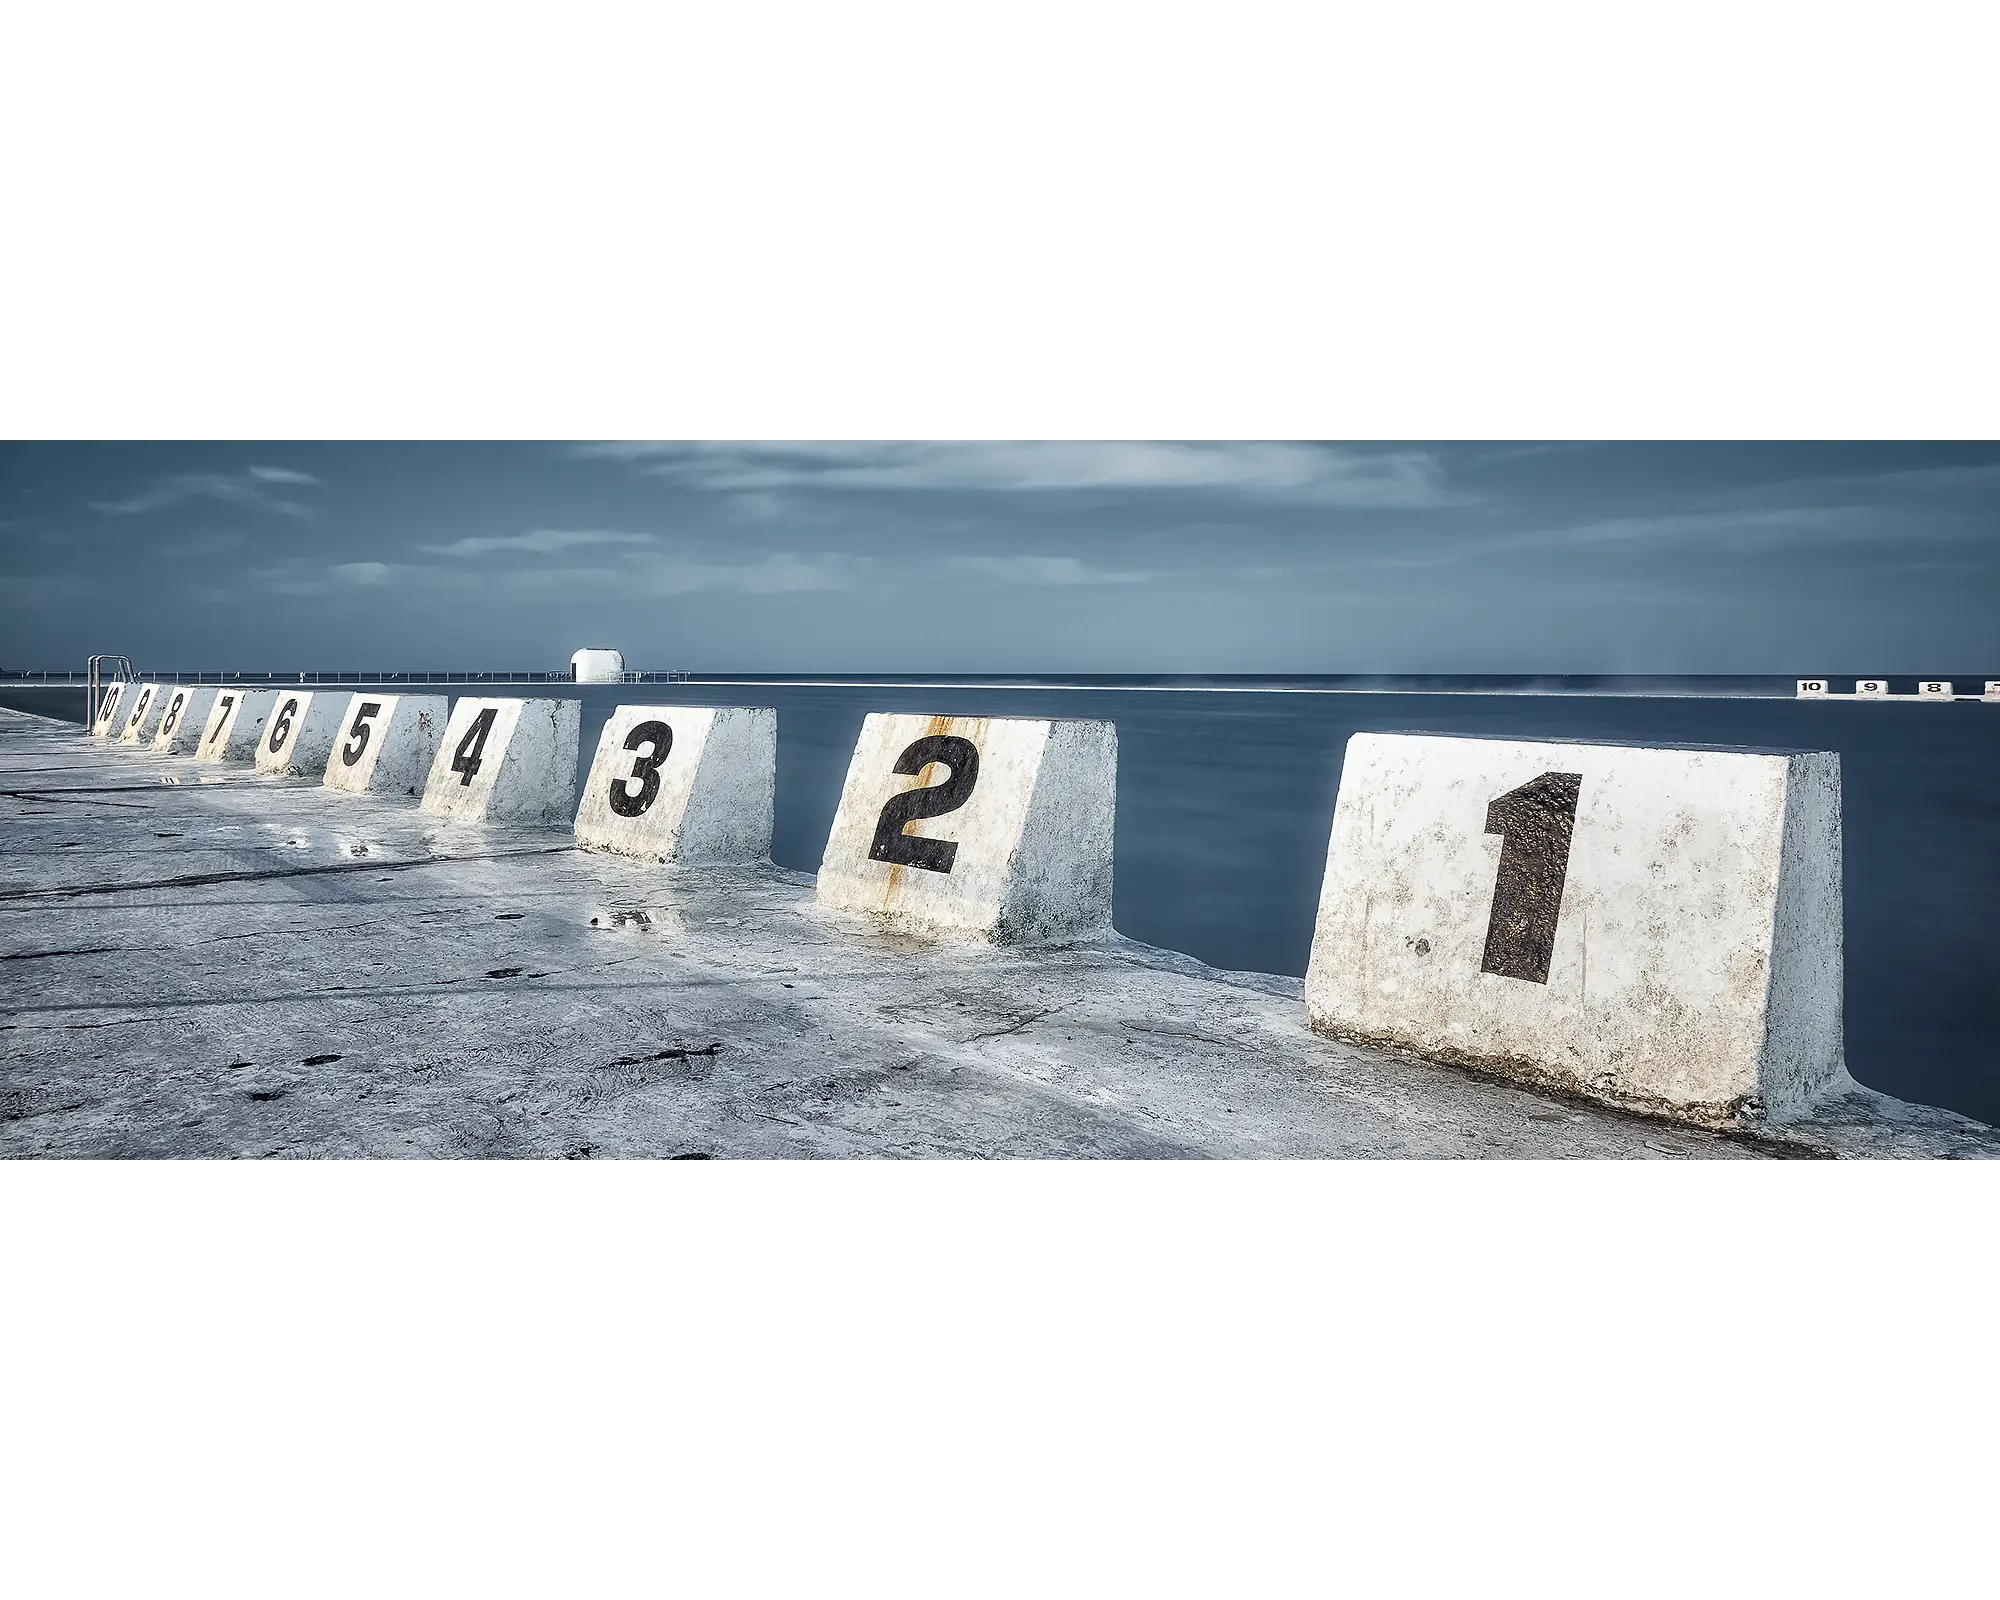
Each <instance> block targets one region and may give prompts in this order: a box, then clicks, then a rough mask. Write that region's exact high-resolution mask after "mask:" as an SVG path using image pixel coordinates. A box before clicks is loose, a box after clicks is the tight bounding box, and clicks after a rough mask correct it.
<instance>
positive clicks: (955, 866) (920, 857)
mask: <svg viewBox="0 0 2000 1600" xmlns="http://www.w3.org/2000/svg"><path fill="white" fill-rule="evenodd" d="M1117 796H1118V734H1117V731H1116V730H1115V729H1114V728H1113V727H1112V726H1111V724H1110V723H1108V722H1055V721H1049V722H1042V721H1029V720H1025V719H1015V718H987V717H917V716H886V715H884V714H882V713H880V712H875V713H872V714H871V715H870V716H869V718H868V720H867V721H866V722H865V723H864V724H863V725H862V729H861V738H860V740H859V742H858V743H857V744H856V745H855V747H854V759H853V761H852V763H851V764H850V765H849V766H848V769H847V782H846V784H845V786H844V787H843V788H842V790H841V794H840V810H839V813H838V814H837V815H836V816H835V817H834V820H833V831H832V834H831V836H830V837H829V838H828V839H827V844H826V859H825V860H824V862H823V863H822V864H821V866H820V870H819V887H818V899H819V902H820V904H821V905H825V906H831V907H834V908H835V909H838V910H843V911H863V912H868V913H871V914H873V915H875V916H878V917H881V918H883V919H884V920H885V921H887V922H888V923H889V924H890V925H891V926H893V927H896V928H899V929H903V930H907V931H912V932H919V933H932V934H957V935H963V936H970V937H972V938H979V939H989V940H993V941H995V942H1008V943H1059V942H1066V941H1074V940H1080V939H1093V938H1102V937H1103V936H1105V935H1107V934H1108V933H1110V931H1111V841H1112V820H1113V814H1114V811H1115V808H1116V804H1117Z"/></svg>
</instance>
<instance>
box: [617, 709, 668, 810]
mask: <svg viewBox="0 0 2000 1600" xmlns="http://www.w3.org/2000/svg"><path fill="white" fill-rule="evenodd" d="M642 744H650V745H651V746H652V747H653V749H652V753H651V754H649V755H643V756H640V757H639V758H638V759H637V760H636V761H634V762H633V763H632V773H631V776H630V777H626V778H613V779H612V780H611V809H612V810H613V811H615V812H616V813H617V814H618V815H619V816H621V817H643V816H644V815H645V814H646V812H647V811H648V810H649V809H651V807H652V804H653V802H654V801H655V800H657V799H659V797H660V763H661V762H662V761H665V760H666V759H667V752H668V751H669V750H671V749H673V747H674V730H673V729H672V728H670V727H668V726H667V725H666V724H665V723H664V722H642V723H640V724H639V725H638V727H636V728H634V729H633V730H632V731H631V732H630V733H628V734H626V735H625V748H626V749H627V750H637V749H638V748H639V746H640V745H642ZM635 779H636V780H637V782H638V784H639V788H638V792H637V793H634V792H633V791H632V790H630V789H628V788H626V787H625V785H626V784H628V783H631V782H633V781H634V780H635Z"/></svg>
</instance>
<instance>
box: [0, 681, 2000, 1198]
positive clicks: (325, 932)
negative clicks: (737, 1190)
mask: <svg viewBox="0 0 2000 1600" xmlns="http://www.w3.org/2000/svg"><path fill="white" fill-rule="evenodd" d="M0 826H4V828H5V835H4V837H5V839H6V846H7V847H6V850H5V852H4V855H0V1155H5V1156H12V1157H24V1156H91V1157H100V1156H147V1157H166V1156H175V1157H180V1156H190V1157H210V1158H219V1157H239V1156H297V1157H306V1156H323V1157H324V1156H334V1157H345V1156H399V1155H402V1156H411V1155H414V1156H531V1157H557V1156H563V1157H597V1158H604V1157H610V1156H650V1157H659V1158H676V1159H699V1158H707V1157H748V1156H764V1157H800V1156H1041V1157H1049V1156H1121V1157H1141V1156H1144V1157H1182V1158H1192V1157H1227V1156H1292V1157H1301V1156H1519V1157H1526V1156H1535V1157H1556V1156H1562V1157H1578V1156H1596V1157H1607V1156H1619V1157H1654V1156H1662V1157H1724V1158H1742V1157H1755V1156H1759V1155H1786V1154H1791V1155H1798V1154H1809V1155H1863V1156H1878V1155H1879V1156H1952V1157H1961V1156H1975V1157H1991V1156H2000V1132H1996V1130H1994V1129H1991V1128H1987V1127H1984V1126H1982V1125H1981V1124H1978V1123H1974V1122H1970V1121H1968V1120H1966V1119H1965V1118H1963V1117H1959V1116H1956V1115H1954V1114H1952V1113H1950V1112H1946V1111H1941V1110H1934V1109H1931V1108H1926V1107H1917V1106H1910V1105H1906V1104H1903V1103H1902V1102H1898V1101H1894V1100H1890V1099H1887V1098H1886V1097H1884V1096H1881V1095H1877V1094H1874V1093H1872V1092H1870V1091H1866V1090H1861V1091H1858V1092H1856V1093H1855V1094H1853V1095H1850V1096H1848V1097H1847V1098H1845V1099H1843V1100H1842V1101H1840V1102H1838V1103H1836V1104H1834V1105H1833V1106H1831V1107H1828V1108H1826V1109H1825V1110H1824V1111H1822V1112H1821V1113H1820V1114H1819V1115H1818V1116H1816V1117H1815V1118H1813V1119H1812V1120H1811V1121H1809V1122H1806V1123H1802V1124H1798V1125H1795V1126H1793V1127H1790V1128H1786V1129H1782V1130H1774V1131H1772V1133H1771V1134H1770V1135H1769V1136H1767V1137H1761V1138H1757V1139H1748V1138H1742V1137H1733V1138H1732V1137H1724V1136H1720V1135H1716V1134H1712V1133H1706V1132H1702V1131H1699V1130H1696V1129H1692V1128H1685V1127H1680V1126H1677V1125H1675V1124H1672V1123H1667V1122H1662V1121H1655V1120H1649V1119H1645V1118H1641V1117H1635V1116H1630V1115H1626V1114H1623V1113H1619V1112H1614V1111H1608V1110H1604V1109H1601V1108H1598V1107H1596V1106H1593V1105H1589V1104H1585V1103H1581V1102H1576V1101H1570V1100H1563V1099H1555V1098H1551V1097H1548V1096H1546V1095H1542V1094H1538V1093H1535V1092H1533V1091H1531V1090H1528V1089H1524V1088H1520V1087H1517V1086H1514V1085H1511V1084H1507V1083H1502V1082H1496V1081H1492V1080H1489V1079H1485V1078H1481V1077H1478V1076H1475V1075H1472V1074H1469V1073H1466V1072H1463V1071H1460V1070H1458V1069H1455V1068H1451V1067H1446V1066H1440V1065H1436V1064H1433V1063H1428V1062H1424V1061H1420V1060H1416V1059H1412V1058H1409V1057H1405V1056H1399V1055H1392V1054H1387V1053H1384V1052H1379V1051H1371V1050H1365V1049H1361V1048H1358V1047H1355V1046H1351V1045H1345V1044H1341V1043H1338V1042H1336V1041H1333V1040H1329V1039H1324V1038H1320V1037H1318V1036H1316V1035H1314V1034H1313V1033H1311V1032H1310V1031H1309V1030H1308V1029H1307V1027H1306V1020H1305V1009H1304V1006H1303V1004H1302V1002H1301V1000H1300V997H1299V985H1298V983H1297V982H1296V981H1295V980H1291V979H1283V978H1274V977H1266V976H1260V975H1256V974H1244V973H1222V972H1216V971H1214V970H1213V969H1210V968H1208V967H1205V966H1202V965H1201V964H1200V963H1198V962H1196V961H1194V960H1192V959H1189V958H1187V957H1183V956H1179V955H1175V954H1173V953H1171V952H1168V951H1162V950H1156V949H1153V948H1151V947H1148V946H1142V945H1137V944H1133V943H1130V942H1129V941H1122V940H1120V941H1114V942H1112V943H1109V944H1105V945H1097V946H1090V947H1082V948H1075V949H1069V950H1062V951H1053V952H1041V953H1024V952H1009V951H1005V950H995V949H991V948H988V947H984V946H978V945H958V944H926V943H918V942H915V941H912V940H908V939H903V938H897V937H893V936H888V935H885V934H883V933H881V932H879V931H877V930H876V929H875V927H874V926H873V925H872V924H870V923H868V922H866V921H863V920H858V919H855V918H850V917H846V916H840V915H834V914H830V913H825V912H822V911H820V910H819V909H818V908H816V907H815V905H814V904H813V899H812V890H811V883H810V880H809V879H807V878H806V877H804V876H803V875H801V874H798V873H791V872H785V871H782V870H779V869H775V868H762V869H754V870H743V869H739V870H729V871H720V872H715V871H710V872H699V873H697V872H677V871H674V870H672V869H665V868H660V867H654V866H647V865H642V864H639V863H634V862H629V861H625V860H622V859H619V858H615V857H610V856H603V855H596V854H592V853H588V852H583V851H578V850H576V849H574V848H572V847H571V844H570V841H569V836H568V834H567V833H565V832H562V831H559V830H527V829H509V828H502V827H491V826H463V825H461V826H452V825H448V824H443V823H440V822H438V821H436V820H435V819H433V818H430V817H426V816H424V815H422V814H421V813H420V812H419V811H418V810H417V807H416V804H415V802H414V801H411V802H408V803H400V802H398V803H384V802H379V801H374V800H367V799H360V798H355V797H348V796H343V795H336V794H331V793H328V792H327V791H326V790H324V789H322V788H321V787H320V786H319V785H318V784H317V783H316V782H312V781H309V780H300V779H278V778H258V777H256V776H254V775H253V774H252V773H251V772H250V770H249V768H248V767H237V766H231V767H224V768H217V767H214V766H206V767H203V766H197V764H196V763H194V762H193V761H192V760H190V759H187V758H157V757H152V756H149V755H146V754H144V753H141V752H139V751H136V750H125V749H115V748H114V749H106V748H101V747H93V746H92V745H91V744H90V743H89V741H88V740H86V739H85V738H84V737H83V735H82V734H81V732H80V731H79V730H78V729H76V728H75V727H73V726H71V725H68V724H62V723H55V722H50V721H45V720H43V719H40V718H35V717H30V716H26V715H23V714H20V713H14V712H0Z"/></svg>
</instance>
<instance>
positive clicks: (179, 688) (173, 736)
mask: <svg viewBox="0 0 2000 1600" xmlns="http://www.w3.org/2000/svg"><path fill="white" fill-rule="evenodd" d="M215 694H216V691H215V690H214V689H212V688H208V687H205V686H201V685H193V686H190V685H188V684H176V685H175V686H174V687H173V688H172V689H170V690H168V691H167V705H166V710H164V711H163V712H161V713H160V731H159V732H158V733H156V734H154V735H153V754H154V755H156V756H186V755H193V754H194V751H195V747H196V746H198V745H199V744H200V743H201V731H202V727H203V725H204V724H205V723H206V722H207V721H208V714H209V712H210V711H211V710H213V709H214V707H215Z"/></svg>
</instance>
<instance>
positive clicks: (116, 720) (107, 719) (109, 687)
mask: <svg viewBox="0 0 2000 1600" xmlns="http://www.w3.org/2000/svg"><path fill="white" fill-rule="evenodd" d="M131 688H132V685H131V684H129V683H127V682H126V681H125V680H124V679H123V678H120V679H117V680H116V681H114V682H111V683H107V684H106V685H105V686H104V697H103V698H102V699H101V700H99V701H98V702H97V720H96V721H95V722H93V723H92V724H91V725H90V736H91V738H93V739H109V738H110V737H111V736H112V735H113V734H115V733H117V732H118V731H119V730H120V729H121V728H122V727H123V726H124V725H125V719H124V718H123V717H122V716H120V715H119V711H120V709H121V708H122V707H123V706H124V705H125V704H126V696H127V694H128V693H129V692H130V691H131Z"/></svg>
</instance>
